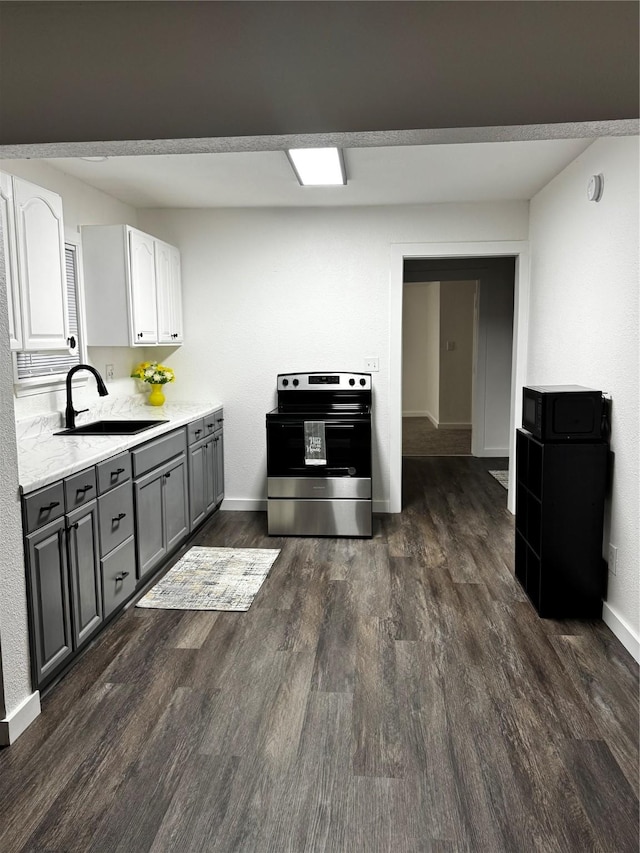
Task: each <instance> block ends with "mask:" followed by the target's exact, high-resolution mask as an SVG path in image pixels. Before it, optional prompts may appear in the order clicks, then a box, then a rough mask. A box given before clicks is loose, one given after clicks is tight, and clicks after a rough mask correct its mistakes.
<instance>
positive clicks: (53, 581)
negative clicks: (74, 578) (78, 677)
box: [25, 518, 73, 685]
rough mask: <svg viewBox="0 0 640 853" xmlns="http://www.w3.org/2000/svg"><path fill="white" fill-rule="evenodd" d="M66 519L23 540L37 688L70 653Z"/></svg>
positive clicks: (71, 640)
mask: <svg viewBox="0 0 640 853" xmlns="http://www.w3.org/2000/svg"><path fill="white" fill-rule="evenodd" d="M65 536H66V534H65V520H64V518H60V519H58V520H57V521H52V522H51V523H50V524H47V525H45V526H44V527H41V528H40V529H39V530H37V531H36V532H35V533H31V534H29V535H28V536H27V538H26V549H25V550H26V556H27V562H28V573H27V579H28V585H29V600H30V604H31V607H30V633H31V666H32V675H33V680H34V682H35V683H36V685H40V684H42V682H43V681H44V680H45V679H46V678H47V677H48V676H50V675H51V674H52V673H54V672H55V671H57V670H58V669H60V667H61V666H62V665H63V664H64V663H65V661H66V660H67V659H68V658H69V657H70V656H71V655H72V654H73V636H72V632H71V603H70V600H69V567H68V561H67V549H66V542H65Z"/></svg>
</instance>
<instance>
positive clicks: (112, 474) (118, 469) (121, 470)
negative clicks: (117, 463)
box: [111, 468, 124, 477]
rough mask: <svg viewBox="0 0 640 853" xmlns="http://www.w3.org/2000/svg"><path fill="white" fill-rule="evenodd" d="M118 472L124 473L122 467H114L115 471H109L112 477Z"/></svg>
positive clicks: (117, 474)
mask: <svg viewBox="0 0 640 853" xmlns="http://www.w3.org/2000/svg"><path fill="white" fill-rule="evenodd" d="M120 474H124V468H116V470H115V471H112V472H111V476H112V477H119V476H120Z"/></svg>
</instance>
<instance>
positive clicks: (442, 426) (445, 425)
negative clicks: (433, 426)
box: [438, 421, 471, 429]
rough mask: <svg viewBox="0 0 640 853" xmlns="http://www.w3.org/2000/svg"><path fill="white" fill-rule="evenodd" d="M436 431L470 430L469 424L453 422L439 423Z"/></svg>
mask: <svg viewBox="0 0 640 853" xmlns="http://www.w3.org/2000/svg"><path fill="white" fill-rule="evenodd" d="M438 429H471V424H470V423H456V422H455V421H440V423H439V424H438Z"/></svg>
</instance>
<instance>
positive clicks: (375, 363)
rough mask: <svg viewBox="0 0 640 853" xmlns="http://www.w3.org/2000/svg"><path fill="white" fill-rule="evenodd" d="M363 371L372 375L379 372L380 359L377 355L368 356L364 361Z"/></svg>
mask: <svg viewBox="0 0 640 853" xmlns="http://www.w3.org/2000/svg"><path fill="white" fill-rule="evenodd" d="M364 369H365V370H369V371H371V372H372V373H376V372H377V371H378V370H380V359H379V358H378V356H377V355H369V356H367V357H366V358H365V360H364Z"/></svg>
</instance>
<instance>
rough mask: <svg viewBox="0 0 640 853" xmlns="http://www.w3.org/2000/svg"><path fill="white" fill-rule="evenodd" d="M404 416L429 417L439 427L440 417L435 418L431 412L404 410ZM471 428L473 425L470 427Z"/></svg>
mask: <svg viewBox="0 0 640 853" xmlns="http://www.w3.org/2000/svg"><path fill="white" fill-rule="evenodd" d="M402 417H403V418H428V419H429V420H430V421H431V423H432V424H433V425H434V427H435V428H436V429H438V419H437V418H434V416H433V415H432V414H431V412H403V413H402ZM469 428H471V427H469Z"/></svg>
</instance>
